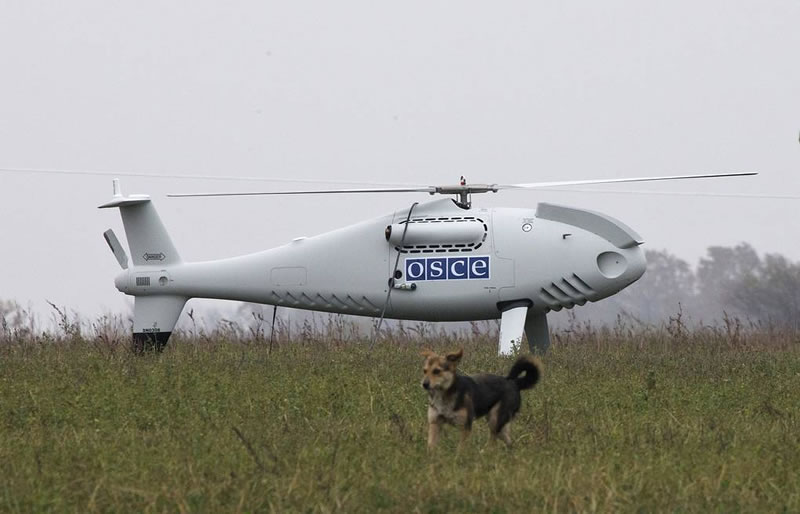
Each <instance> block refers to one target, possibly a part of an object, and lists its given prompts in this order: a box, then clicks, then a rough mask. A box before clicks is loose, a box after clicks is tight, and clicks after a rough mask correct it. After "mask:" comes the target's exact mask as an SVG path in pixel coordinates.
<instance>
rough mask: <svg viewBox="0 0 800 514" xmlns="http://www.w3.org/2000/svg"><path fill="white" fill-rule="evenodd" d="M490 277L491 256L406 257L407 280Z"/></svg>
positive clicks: (478, 278) (484, 278)
mask: <svg viewBox="0 0 800 514" xmlns="http://www.w3.org/2000/svg"><path fill="white" fill-rule="evenodd" d="M488 278H489V256H488V255H487V256H482V257H422V258H415V259H406V281H407V282H418V281H421V280H486V279H488Z"/></svg>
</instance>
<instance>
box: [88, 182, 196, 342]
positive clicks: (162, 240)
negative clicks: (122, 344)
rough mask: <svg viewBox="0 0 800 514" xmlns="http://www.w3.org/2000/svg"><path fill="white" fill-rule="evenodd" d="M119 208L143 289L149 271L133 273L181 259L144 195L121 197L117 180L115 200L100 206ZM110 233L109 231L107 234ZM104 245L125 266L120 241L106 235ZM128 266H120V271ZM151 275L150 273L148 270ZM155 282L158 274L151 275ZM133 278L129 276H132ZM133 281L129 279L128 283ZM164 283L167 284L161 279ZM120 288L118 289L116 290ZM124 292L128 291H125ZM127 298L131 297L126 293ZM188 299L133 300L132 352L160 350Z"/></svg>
mask: <svg viewBox="0 0 800 514" xmlns="http://www.w3.org/2000/svg"><path fill="white" fill-rule="evenodd" d="M111 207H119V211H120V214H121V215H122V223H123V225H125V235H126V236H127V238H128V248H129V249H130V254H131V260H132V261H133V270H129V271H133V272H134V274H135V276H136V280H137V282H138V281H139V280H140V279H141V280H142V281H143V282H144V281H145V280H146V285H148V286H149V285H150V280H151V277H150V276H145V275H149V274H152V273H150V272H149V271H148V270H146V269H145V270H140V272H138V273H137V272H136V267H137V266H168V265H175V264H180V263H181V257H180V255H178V251H177V250H176V249H175V245H173V244H172V239H171V238H170V237H169V234H168V233H167V229H166V228H164V224H163V223H161V218H159V217H158V213H157V212H156V208H155V207H154V206H153V203H152V202H151V201H150V197H149V196H147V195H131V196H123V195H122V192H121V191H120V187H119V180H117V179H115V180H114V197H113V199H112V200H111V201H110V202H108V203H104V204H103V205H101V206H100V208H101V209H108V208H111ZM109 232H110V231H109ZM105 236H106V242H108V244H109V246H110V247H111V250H112V251H113V252H114V254H115V255H116V256H117V260H119V262H120V265H122V264H123V262H126V263H127V257H125V259H124V260H123V259H122V257H121V255H124V253H125V252H124V250H123V249H122V247H121V245H120V244H119V241H117V238H116V237H112V236H113V232H111V234H109V233H108V232H106V234H105ZM125 268H127V266H123V269H125ZM151 271H152V270H151ZM154 273H157V274H156V275H155V277H156V280H160V279H159V278H158V274H160V273H163V272H161V271H159V272H154ZM134 274H132V275H131V276H133V275H134ZM131 280H132V279H131ZM163 280H167V279H166V278H163ZM118 287H119V286H118ZM126 292H127V291H126ZM129 294H130V293H129ZM186 300H187V298H185V297H183V296H175V295H170V294H153V292H152V291H151V292H149V293H148V294H142V295H140V296H136V299H135V301H134V307H133V349H134V351H135V352H143V351H145V350H162V349H163V348H164V346H165V345H166V344H167V340H168V339H169V336H170V334H172V330H173V329H174V328H175V324H176V323H177V321H178V317H179V316H180V315H181V311H182V310H183V306H184V304H185V303H186Z"/></svg>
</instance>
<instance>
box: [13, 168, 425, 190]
mask: <svg viewBox="0 0 800 514" xmlns="http://www.w3.org/2000/svg"><path fill="white" fill-rule="evenodd" d="M0 173H19V174H29V175H85V176H100V177H141V178H150V179H188V180H215V181H231V182H277V183H292V184H341V185H358V186H376V187H377V186H383V187H390V186H397V187H423V186H422V185H421V184H407V183H399V182H369V181H356V180H319V179H302V178H276V177H258V176H249V177H246V176H245V177H243V176H225V175H192V174H183V173H144V172H138V171H112V170H63V169H50V168H0Z"/></svg>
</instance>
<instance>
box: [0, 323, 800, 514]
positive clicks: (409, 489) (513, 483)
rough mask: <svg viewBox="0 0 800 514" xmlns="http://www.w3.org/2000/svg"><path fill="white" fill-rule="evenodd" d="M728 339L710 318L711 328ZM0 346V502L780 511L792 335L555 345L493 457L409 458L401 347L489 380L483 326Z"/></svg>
mask: <svg viewBox="0 0 800 514" xmlns="http://www.w3.org/2000/svg"><path fill="white" fill-rule="evenodd" d="M729 328H730V327H729ZM340 336H341V332H340V331H336V330H328V331H327V333H320V334H309V333H303V334H298V335H297V336H296V337H295V338H294V339H295V340H294V341H291V342H288V341H287V340H286V337H285V334H284V337H282V338H281V339H280V341H279V343H277V344H275V345H274V346H273V347H272V348H270V345H268V344H267V343H266V342H264V340H263V338H261V337H257V338H256V339H255V340H248V338H247V337H231V338H227V337H223V336H194V337H189V336H184V337H176V338H175V339H174V340H173V341H171V342H170V346H169V347H168V349H167V350H166V351H165V352H164V353H163V354H159V355H147V356H143V357H142V356H135V355H132V354H131V353H129V352H128V351H127V350H126V348H125V346H124V344H122V343H121V342H117V341H116V340H115V339H114V338H109V337H95V336H92V337H85V338H84V337H80V336H78V335H77V334H71V335H69V334H67V335H62V336H60V337H58V338H53V337H36V338H32V337H29V336H26V337H24V338H23V337H14V336H10V335H8V334H6V336H5V337H4V338H2V339H0V511H8V512H31V511H54V512H71V511H82V512H84V511H113V512H120V511H131V512H134V511H151V512H153V511H157V512H161V511H180V512H213V511H242V512H253V511H258V512H334V511H341V512H374V511H379V510H384V511H390V512H455V511H479V512H544V511H557V512H570V511H582V512H583V511H604V512H610V511H615V512H628V511H637V512H640V511H641V512H653V511H688V512H708V511H716V512H739V511H744V512H756V511H758V512H781V511H786V512H798V511H800V473H798V470H800V424H799V423H798V419H799V416H800V406H799V405H798V391H800V338H798V336H797V335H794V334H788V333H778V332H770V331H767V330H763V331H757V330H751V331H748V332H741V331H739V330H735V331H732V330H730V329H729V330H725V329H716V330H712V329H703V330H698V331H694V332H689V331H686V330H684V329H683V328H682V327H678V329H677V330H675V329H672V328H665V329H661V330H655V329H641V330H631V329H625V328H619V327H618V329H616V330H602V331H597V330H592V329H590V328H586V327H584V328H580V327H578V328H577V329H575V330H572V331H568V332H562V333H559V334H556V338H555V341H554V344H553V347H552V349H551V352H550V353H549V354H548V355H547V356H545V357H544V359H543V361H544V365H545V372H544V377H543V380H542V382H541V383H540V384H539V385H538V386H537V387H536V388H534V389H533V390H532V391H528V392H526V393H524V394H523V400H524V404H523V407H522V411H521V413H520V415H519V416H518V417H517V419H516V421H515V422H514V425H513V428H512V437H513V438H514V440H515V446H514V448H513V449H512V450H510V451H509V450H506V449H505V448H503V447H502V445H498V446H496V447H490V446H487V444H486V443H487V440H488V430H487V429H486V426H485V423H484V422H479V423H478V424H477V427H476V429H475V430H474V432H473V437H472V438H471V440H470V441H469V442H468V443H467V445H466V446H465V447H464V448H463V449H461V451H457V441H458V433H457V431H456V430H455V429H450V430H446V431H445V433H444V438H443V441H442V445H441V446H440V448H439V449H438V451H437V452H435V453H434V454H432V455H429V454H428V453H427V451H426V449H425V430H426V427H425V422H424V419H425V411H426V398H425V394H424V391H423V390H422V388H421V387H420V385H419V380H420V378H421V370H420V367H421V362H422V359H421V357H419V350H420V349H421V348H423V347H433V348H434V349H451V348H457V347H459V346H463V347H464V349H465V358H464V361H463V369H464V371H465V372H467V373H474V372H479V371H492V372H498V373H505V371H506V370H507V369H508V368H509V366H510V364H511V362H512V359H511V358H499V357H497V356H496V355H495V354H494V352H495V350H494V348H495V346H494V343H493V341H492V340H491V338H492V334H491V333H475V334H469V335H463V336H444V335H436V334H429V335H425V334H424V333H422V334H421V333H419V332H416V333H412V332H404V333H403V334H398V333H395V334H392V335H391V336H390V337H389V338H387V339H386V340H385V341H383V342H381V343H379V344H378V345H377V346H376V347H375V348H374V350H373V351H370V350H369V347H368V344H367V343H366V342H364V341H363V340H362V341H346V340H344V339H343V338H342V337H340Z"/></svg>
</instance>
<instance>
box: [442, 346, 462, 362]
mask: <svg viewBox="0 0 800 514" xmlns="http://www.w3.org/2000/svg"><path fill="white" fill-rule="evenodd" d="M463 355H464V349H463V348H459V349H458V351H457V352H450V353H448V354H447V355H446V357H447V360H448V361H450V362H453V363H455V362H458V361H460V360H461V357H462V356H463Z"/></svg>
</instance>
